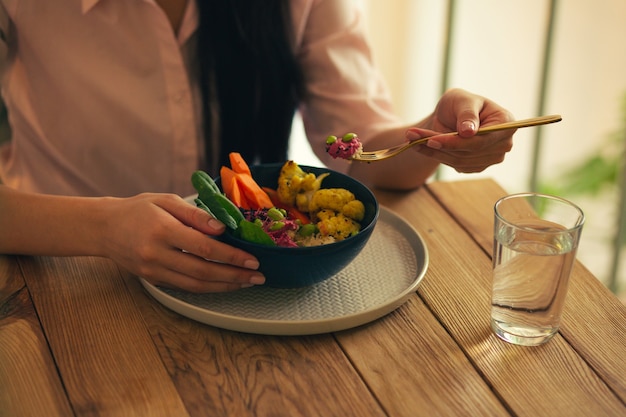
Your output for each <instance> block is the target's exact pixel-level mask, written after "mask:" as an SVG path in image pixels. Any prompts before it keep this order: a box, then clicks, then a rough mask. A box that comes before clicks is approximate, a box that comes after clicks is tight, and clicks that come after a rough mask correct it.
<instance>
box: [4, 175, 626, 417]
mask: <svg viewBox="0 0 626 417" xmlns="http://www.w3.org/2000/svg"><path fill="white" fill-rule="evenodd" d="M504 194H505V192H504V191H503V190H502V189H501V188H500V187H499V186H498V185H497V184H496V183H495V182H493V181H490V180H471V181H462V182H450V183H444V182H441V183H433V184H430V185H429V186H427V187H424V188H422V189H420V190H418V191H415V192H413V193H410V194H401V193H390V192H378V193H377V195H378V197H379V199H380V201H381V203H382V204H384V205H386V206H387V207H389V208H391V209H392V210H394V211H395V212H397V213H399V214H401V215H402V216H403V217H404V218H405V219H407V221H409V222H410V223H411V224H413V225H414V226H415V228H416V229H417V230H418V231H419V233H420V234H421V236H422V237H423V239H424V240H425V242H426V245H427V247H428V250H429V255H430V266H429V269H428V272H427V273H426V276H425V278H424V280H423V282H422V284H421V286H420V287H419V290H418V292H417V294H415V295H412V296H411V298H410V299H409V301H408V302H407V303H406V304H404V305H403V306H401V307H400V308H399V309H397V310H395V311H394V312H393V313H391V314H389V315H387V316H385V317H383V318H381V319H379V320H376V321H374V322H372V323H370V324H367V325H363V326H360V327H358V328H355V329H351V330H345V331H341V332H337V333H334V334H323V335H316V336H305V337H293V336H280V337H279V336H262V335H250V334H243V333H237V332H233V331H228V330H222V329H218V328H214V327H211V326H208V325H204V324H200V323H197V322H194V321H192V320H190V319H187V318H185V317H182V316H180V315H178V314H176V313H174V312H172V311H170V310H168V309H166V308H165V307H163V306H162V305H161V304H159V303H158V302H156V301H155V300H154V299H153V298H152V297H150V296H149V295H148V294H147V293H146V292H145V290H144V289H143V287H142V286H141V285H140V283H139V282H138V280H137V279H136V278H135V277H133V276H131V275H130V274H128V273H126V272H124V271H120V270H119V269H118V268H117V266H116V265H114V264H113V263H112V262H110V261H108V260H105V259H99V258H45V257H15V256H0V416H3V417H4V416H48V417H53V416H124V417H130V416H151V417H153V416H167V417H172V416H248V415H254V416H257V415H258V416H290V417H293V416H411V417H415V416H461V415H469V416H486V415H494V416H533V417H535V416H550V415H560V416H568V417H570V416H618V415H619V416H624V415H626V307H624V306H623V305H622V304H621V303H620V302H619V301H618V299H617V298H616V297H615V296H613V294H611V293H610V292H609V291H608V290H607V289H606V288H605V287H604V286H602V284H601V283H600V282H599V281H598V280H597V279H596V278H595V277H594V276H593V275H592V274H591V273H589V271H587V270H586V269H585V268H584V267H583V266H582V265H581V264H577V265H576V267H575V270H574V273H573V276H572V280H571V284H570V290H569V294H568V298H567V301H566V307H565V312H564V319H563V324H562V329H561V331H560V333H559V334H558V335H557V336H555V338H554V339H552V340H551V341H550V342H549V343H548V344H546V345H543V346H540V347H535V348H529V347H519V346H514V345H510V344H507V343H505V342H503V341H501V340H499V339H498V338H497V337H495V336H494V335H493V334H492V332H491V330H490V326H489V303H490V290H491V287H490V286H491V258H490V257H491V247H492V240H491V236H492V224H493V223H492V205H493V203H494V202H495V200H496V199H497V198H498V197H500V196H502V195H504ZM583 233H584V232H583Z"/></svg>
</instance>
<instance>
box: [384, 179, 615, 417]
mask: <svg viewBox="0 0 626 417" xmlns="http://www.w3.org/2000/svg"><path fill="white" fill-rule="evenodd" d="M422 191H424V190H422ZM422 191H420V192H419V193H413V194H408V195H407V196H406V197H404V198H401V199H398V198H397V194H388V193H382V192H381V193H378V194H377V195H378V197H379V199H380V201H381V202H382V203H383V204H385V203H388V205H389V206H390V208H391V209H392V210H395V211H397V212H398V213H400V214H401V215H403V216H404V217H405V218H406V219H407V220H408V221H409V222H410V223H411V224H413V225H415V227H416V229H417V230H418V231H419V232H420V233H421V234H422V236H423V237H424V239H425V240H426V242H427V246H428V249H429V252H430V269H429V273H428V275H427V277H426V279H425V280H424V283H423V284H422V285H421V286H420V289H419V291H418V292H419V294H420V295H421V297H422V298H423V300H424V301H425V303H426V304H427V305H428V307H429V309H430V310H432V311H433V313H434V314H435V315H436V316H437V317H438V319H439V320H440V321H441V323H442V324H443V325H444V326H445V327H446V329H447V330H448V332H449V333H450V334H451V335H452V337H453V338H454V339H455V341H456V342H457V343H458V344H459V346H461V348H462V349H463V350H464V351H465V354H466V355H467V356H468V358H469V360H470V361H471V362H472V363H473V364H474V365H475V366H476V368H477V369H478V370H479V372H480V373H481V374H482V375H484V377H485V378H486V380H487V381H488V382H489V384H490V385H491V386H492V387H493V389H494V390H495V392H497V395H498V396H499V397H500V398H501V399H502V401H503V402H504V403H505V404H506V406H507V407H508V408H509V409H510V410H511V412H512V414H514V415H516V416H536V415H554V414H558V415H567V416H589V415H594V416H601V415H617V414H619V413H623V412H624V411H625V410H626V409H625V408H624V404H623V403H622V402H621V401H620V399H619V398H618V397H616V395H615V394H614V393H613V391H612V390H611V389H610V388H609V387H608V386H607V385H606V384H605V383H604V382H603V380H602V379H601V378H600V377H599V376H598V375H597V374H596V373H595V372H594V370H593V369H592V368H591V367H590V366H589V364H588V363H587V362H586V361H585V359H583V358H581V357H580V356H579V355H578V354H577V352H576V351H574V350H573V349H572V347H571V346H570V345H569V344H568V343H567V341H565V339H564V338H563V337H561V336H560V335H557V336H556V337H555V338H554V339H553V340H551V341H550V343H548V344H547V345H544V346H541V347H538V348H524V347H520V346H514V345H510V344H508V343H505V342H503V341H501V340H500V339H498V338H497V337H496V336H495V335H494V334H493V333H492V331H491V328H490V324H489V315H490V294H491V260H490V257H489V256H488V255H487V253H486V251H485V250H484V249H483V248H481V247H480V246H477V245H476V243H475V242H474V240H472V238H471V237H470V236H469V235H468V234H467V233H466V232H465V231H464V230H463V229H462V228H461V227H460V226H459V225H458V224H457V223H456V222H455V221H454V220H453V219H452V218H450V216H449V215H448V214H447V213H445V212H443V211H442V210H441V209H440V207H439V204H438V203H437V202H436V201H435V200H434V199H433V198H432V197H431V196H430V195H428V194H427V193H425V192H422ZM463 192H466V193H468V195H471V193H469V191H467V190H466V188H461V190H460V193H463ZM463 198H464V197H461V196H458V195H455V196H454V197H450V200H452V202H451V203H450V204H451V205H450V206H449V207H453V208H454V204H460V203H459V201H461V202H462V201H463ZM480 198H483V197H480ZM477 200H478V198H477ZM473 204H474V203H473V202H472V200H471V199H469V207H467V206H465V205H461V206H460V207H459V210H463V209H465V210H471V208H470V207H472V206H473ZM490 230H491V228H490ZM483 233H489V232H483Z"/></svg>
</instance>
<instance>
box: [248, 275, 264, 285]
mask: <svg viewBox="0 0 626 417" xmlns="http://www.w3.org/2000/svg"><path fill="white" fill-rule="evenodd" d="M248 282H249V283H250V284H252V285H261V284H265V277H264V276H263V275H253V276H251V277H250V279H249V280H248Z"/></svg>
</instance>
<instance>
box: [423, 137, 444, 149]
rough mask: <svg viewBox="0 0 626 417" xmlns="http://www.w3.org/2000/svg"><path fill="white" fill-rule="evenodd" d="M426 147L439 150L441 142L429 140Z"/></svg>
mask: <svg viewBox="0 0 626 417" xmlns="http://www.w3.org/2000/svg"><path fill="white" fill-rule="evenodd" d="M426 146H428V147H429V148H432V149H441V142H437V141H436V140H432V139H430V140H429V141H428V142H426Z"/></svg>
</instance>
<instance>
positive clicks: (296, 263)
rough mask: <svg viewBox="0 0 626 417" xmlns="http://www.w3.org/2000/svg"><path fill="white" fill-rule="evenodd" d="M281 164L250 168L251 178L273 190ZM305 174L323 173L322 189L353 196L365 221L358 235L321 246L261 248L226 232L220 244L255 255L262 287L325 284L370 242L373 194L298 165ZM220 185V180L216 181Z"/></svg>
mask: <svg viewBox="0 0 626 417" xmlns="http://www.w3.org/2000/svg"><path fill="white" fill-rule="evenodd" d="M283 165H284V164H282V163H277V164H262V165H254V166H251V167H250V170H251V171H252V177H253V178H254V179H255V180H256V182H257V183H258V184H259V185H260V186H266V187H270V188H274V189H275V188H276V187H277V184H278V176H279V174H280V169H281V168H282V166H283ZM300 168H302V169H303V170H304V171H305V172H312V173H314V174H315V175H316V176H317V175H320V174H322V173H325V172H329V173H330V175H329V176H327V177H326V178H324V180H323V181H322V188H345V189H346V190H349V191H351V192H352V193H354V195H355V197H356V198H357V200H360V201H361V202H363V204H364V205H365V217H364V218H363V220H362V221H361V222H360V224H361V231H360V232H359V233H357V234H356V235H354V236H350V237H349V238H346V239H344V240H341V241H338V242H334V243H329V244H326V245H321V246H310V247H300V248H285V247H279V246H264V245H259V244H256V243H252V242H247V241H244V240H241V239H239V238H237V237H235V236H234V235H232V234H231V233H229V232H225V233H223V234H222V235H221V236H220V238H219V239H220V240H221V241H223V242H225V243H227V244H229V245H231V246H235V247H237V248H240V249H242V250H244V251H246V252H248V253H250V254H252V255H254V256H255V257H256V258H257V259H258V260H259V263H260V267H259V271H261V272H262V273H263V275H265V285H266V286H269V287H275V288H299V287H306V286H309V285H313V284H316V283H318V282H321V281H324V280H326V279H328V278H330V277H332V276H334V275H335V274H337V273H338V272H339V271H341V270H342V269H344V268H345V267H346V266H347V265H348V264H349V263H350V262H352V261H353V260H354V258H355V257H356V256H357V255H358V254H359V253H360V252H361V250H362V249H363V247H365V244H366V243H367V241H368V240H369V238H370V236H371V235H372V232H373V231H374V227H375V226H376V221H377V220H378V212H379V206H378V201H376V198H375V197H374V194H372V192H371V191H370V190H369V189H368V188H367V187H366V186H365V185H363V184H362V183H360V182H359V181H357V180H355V179H354V178H351V177H349V176H347V175H345V174H342V173H339V172H336V171H332V170H329V169H327V168H316V167H310V166H305V165H300ZM216 181H217V183H218V185H219V178H217V179H216Z"/></svg>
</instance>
